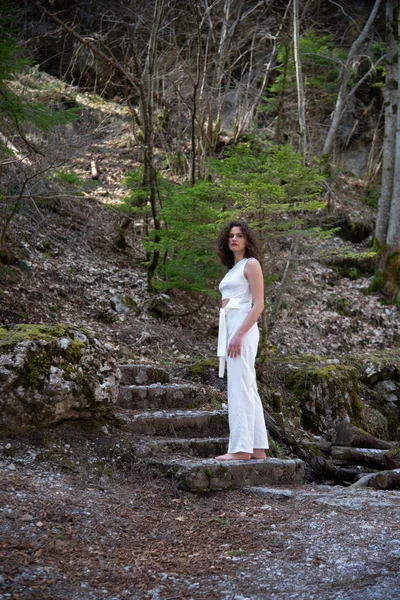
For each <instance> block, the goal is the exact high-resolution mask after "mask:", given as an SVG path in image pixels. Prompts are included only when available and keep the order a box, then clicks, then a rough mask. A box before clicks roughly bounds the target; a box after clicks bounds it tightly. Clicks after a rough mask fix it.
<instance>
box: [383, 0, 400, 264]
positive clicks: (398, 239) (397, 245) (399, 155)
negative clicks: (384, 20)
mask: <svg viewBox="0 0 400 600" xmlns="http://www.w3.org/2000/svg"><path fill="white" fill-rule="evenodd" d="M396 13H397V14H396ZM395 17H397V19H394V21H393V26H394V27H395V35H396V46H397V52H396V56H397V104H396V108H397V119H396V135H395V145H396V161H395V168H394V174H393V175H394V180H393V192H392V201H391V203H390V213H389V224H388V232H387V238H386V243H387V246H388V249H389V256H390V255H393V254H394V253H395V252H400V109H399V100H400V90H399V83H400V58H399V52H400V36H399V32H400V10H399V6H398V3H397V6H396V10H395ZM396 25H397V27H396ZM399 258H400V257H399ZM398 263H399V261H398V260H397V266H400V265H399V264H398Z"/></svg>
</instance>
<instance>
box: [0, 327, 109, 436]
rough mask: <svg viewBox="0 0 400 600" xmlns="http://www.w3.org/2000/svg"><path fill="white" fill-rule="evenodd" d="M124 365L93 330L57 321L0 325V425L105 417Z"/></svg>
mask: <svg viewBox="0 0 400 600" xmlns="http://www.w3.org/2000/svg"><path fill="white" fill-rule="evenodd" d="M118 380H119V370H118V367H117V364H116V361H115V359H113V358H112V357H111V356H110V348H108V347H106V346H105V345H103V344H102V343H101V342H100V341H99V340H98V339H97V338H96V337H95V336H94V335H93V334H92V333H91V332H90V331H88V330H86V329H81V328H78V327H74V326H72V325H66V324H63V323H58V324H56V325H54V326H53V325H36V324H22V325H16V326H14V327H5V328H4V327H3V328H0V426H1V427H2V429H3V431H4V432H7V431H9V432H11V431H21V430H29V429H34V428H38V427H43V426H47V425H52V424H54V423H56V422H58V421H62V420H65V419H70V418H92V417H100V416H103V415H105V414H106V413H108V412H109V411H110V410H111V408H112V406H113V405H114V404H115V402H116V399H117V393H118Z"/></svg>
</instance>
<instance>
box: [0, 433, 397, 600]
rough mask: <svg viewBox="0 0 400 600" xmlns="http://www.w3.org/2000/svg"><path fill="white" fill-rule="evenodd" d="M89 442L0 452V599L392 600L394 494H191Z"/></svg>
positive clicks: (319, 489) (306, 490)
mask: <svg viewBox="0 0 400 600" xmlns="http://www.w3.org/2000/svg"><path fill="white" fill-rule="evenodd" d="M94 439H95V438H94V437H92V438H91V441H88V440H87V441H86V444H83V443H82V440H81V441H80V443H79V446H78V445H76V446H74V442H73V441H71V440H69V442H70V443H68V444H65V440H61V439H60V438H58V440H57V442H56V443H52V444H50V446H51V448H52V449H53V454H52V455H51V453H49V452H47V450H48V448H47V449H45V450H46V451H44V450H43V447H39V445H37V446H35V445H34V444H28V443H27V441H26V440H25V442H24V443H21V444H20V445H19V446H18V444H17V443H16V442H15V440H13V441H12V442H11V443H10V442H7V441H6V440H5V441H4V443H3V444H2V450H3V452H2V457H1V459H0V473H1V488H0V491H1V505H0V530H1V545H0V565H1V566H0V600H5V599H6V598H7V599H9V598H10V599H18V600H28V599H29V600H50V599H51V600H61V599H62V600H65V599H70V600H100V599H104V600H122V599H132V600H142V599H149V600H173V599H180V598H182V599H187V600H189V599H194V600H195V599H198V598H199V599H200V598H201V599H202V598H207V599H210V600H212V599H218V600H244V599H248V600H250V599H251V600H265V599H268V600H286V599H292V598H293V599H297V600H303V599H304V600H312V599H314V600H361V599H362V600H395V599H397V598H400V493H399V492H383V491H379V492H377V491H373V490H352V489H345V488H340V487H334V488H330V487H327V486H304V487H301V488H295V489H291V490H290V491H289V492H284V491H282V490H279V489H278V490H273V491H270V490H264V491H260V490H255V489H254V488H253V489H251V490H242V491H231V492H221V493H215V494H209V495H205V496H197V495H194V494H190V493H185V492H182V491H180V490H178V489H177V488H176V487H175V485H174V484H173V483H171V482H168V481H164V480H154V479H151V478H150V476H149V475H148V474H147V473H145V472H141V470H140V465H138V464H136V463H135V464H134V465H133V466H131V468H130V470H129V471H128V470H127V469H125V471H122V470H120V469H118V468H117V467H116V466H115V464H116V463H115V462H112V461H109V462H104V461H103V462H102V461H101V460H100V454H101V452H103V454H105V449H104V448H102V449H101V452H100V451H99V449H97V451H99V452H100V454H99V453H98V454H97V458H96V453H95V451H94V450H93V440H94ZM84 448H89V449H90V451H89V450H88V451H87V453H86V455H85V453H84ZM65 454H67V455H68V456H69V457H70V458H71V457H72V458H75V457H79V460H78V461H75V462H74V460H71V461H70V462H71V465H73V464H75V463H79V465H78V466H77V465H76V466H75V467H73V466H70V467H69V468H67V466H66V465H68V463H67V462H66V459H65V456H64V455H65ZM108 456H110V453H109V452H108ZM83 465H84V466H83ZM100 466H101V468H100Z"/></svg>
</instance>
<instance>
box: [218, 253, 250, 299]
mask: <svg viewBox="0 0 400 600" xmlns="http://www.w3.org/2000/svg"><path fill="white" fill-rule="evenodd" d="M248 260H249V259H248V258H242V260H239V262H237V263H236V265H234V266H233V267H232V269H230V271H228V272H227V274H226V275H225V277H224V278H223V280H222V281H221V283H220V284H219V291H220V292H221V294H222V300H228V299H232V298H240V300H242V301H243V302H251V300H252V298H251V291H250V284H249V282H248V280H247V279H246V277H245V276H244V268H245V266H246V263H247V261H248Z"/></svg>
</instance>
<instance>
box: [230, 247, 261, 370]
mask: <svg viewBox="0 0 400 600" xmlns="http://www.w3.org/2000/svg"><path fill="white" fill-rule="evenodd" d="M244 275H245V277H246V278H247V280H248V282H249V285H250V290H251V296H252V298H253V306H252V308H251V310H250V312H249V314H248V315H247V316H246V318H245V320H244V321H243V323H242V324H241V326H240V327H239V329H238V330H237V331H236V333H235V334H234V336H233V337H232V338H231V340H230V342H229V345H228V356H230V357H231V358H236V357H237V356H239V355H240V349H241V346H242V338H243V336H244V334H245V333H247V332H248V331H249V329H250V328H251V327H252V326H253V325H254V323H255V322H256V321H257V319H258V317H259V316H260V315H261V313H262V311H263V310H264V278H263V274H262V270H261V265H260V263H259V262H258V260H257V259H255V258H250V259H249V260H248V261H247V263H246V266H245V268H244Z"/></svg>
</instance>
